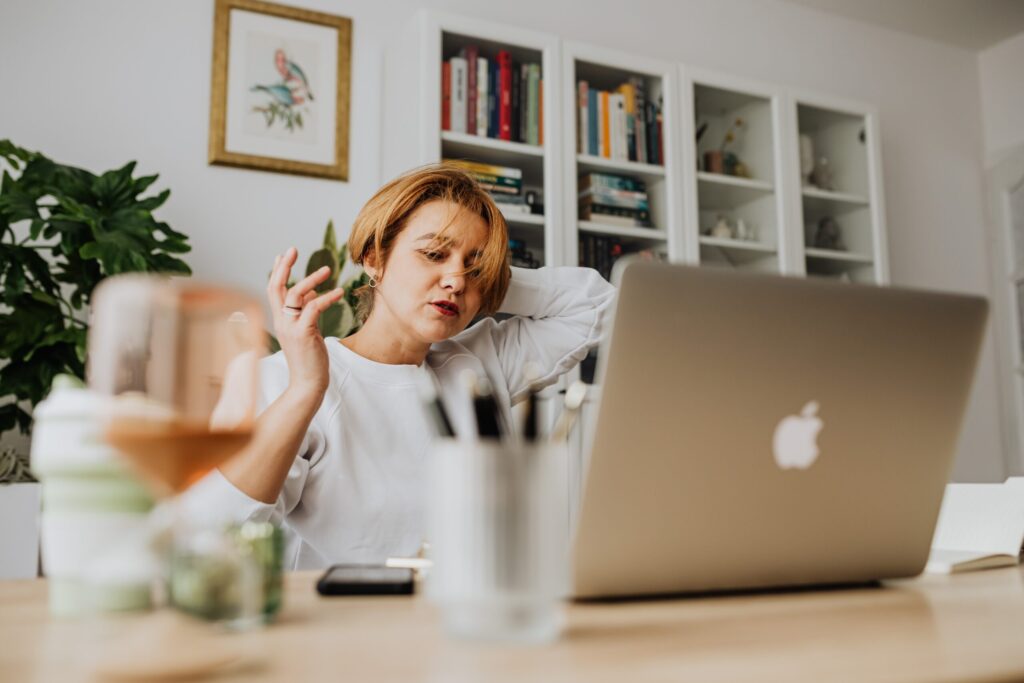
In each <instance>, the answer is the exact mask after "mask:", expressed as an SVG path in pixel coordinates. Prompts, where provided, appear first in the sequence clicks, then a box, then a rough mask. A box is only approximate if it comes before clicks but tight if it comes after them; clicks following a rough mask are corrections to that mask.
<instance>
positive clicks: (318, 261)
mask: <svg viewBox="0 0 1024 683" xmlns="http://www.w3.org/2000/svg"><path fill="white" fill-rule="evenodd" d="M324 266H327V267H328V268H330V269H331V276H330V277H329V278H327V279H326V280H324V281H323V282H321V283H320V284H319V285H317V287H316V291H317V293H318V294H324V293H326V292H329V291H331V290H332V289H334V288H335V287H337V286H338V257H337V256H335V255H334V252H333V251H331V250H328V249H317V250H316V251H314V252H313V255H312V256H310V257H309V263H307V264H306V275H307V276H308V275H312V274H313V273H314V272H316V271H317V270H319V269H320V268H323V267H324Z"/></svg>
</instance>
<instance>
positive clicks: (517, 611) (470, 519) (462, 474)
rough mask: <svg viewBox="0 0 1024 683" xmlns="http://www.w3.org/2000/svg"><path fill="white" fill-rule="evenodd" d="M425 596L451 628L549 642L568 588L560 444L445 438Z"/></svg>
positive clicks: (435, 482)
mask: <svg viewBox="0 0 1024 683" xmlns="http://www.w3.org/2000/svg"><path fill="white" fill-rule="evenodd" d="M431 474H432V486H431V494H432V495H431V501H430V525H429V534H430V535H429V536H428V539H429V541H430V548H431V558H432V560H433V566H432V568H431V571H430V575H429V577H428V580H427V591H428V595H429V596H430V597H431V598H432V599H433V600H434V601H435V602H436V603H437V604H438V605H439V606H440V608H441V613H442V618H443V621H444V624H445V628H446V629H447V631H448V632H449V633H450V634H451V635H454V636H457V637H464V638H473V639H482V640H502V641H519V642H548V641H551V640H554V639H555V638H557V637H558V635H559V633H560V632H561V630H562V623H563V619H564V617H563V609H562V605H561V599H562V598H563V597H565V595H566V594H567V592H568V591H567V589H568V576H569V575H568V566H569V543H568V539H569V497H568V454H567V450H566V447H565V446H564V444H557V445H556V444H548V443H530V444H527V443H523V444H503V443H499V442H498V441H497V440H494V441H480V442H468V441H466V442H464V441H456V440H452V439H443V440H441V441H439V442H438V443H437V444H436V446H435V449H434V457H433V462H432V470H431Z"/></svg>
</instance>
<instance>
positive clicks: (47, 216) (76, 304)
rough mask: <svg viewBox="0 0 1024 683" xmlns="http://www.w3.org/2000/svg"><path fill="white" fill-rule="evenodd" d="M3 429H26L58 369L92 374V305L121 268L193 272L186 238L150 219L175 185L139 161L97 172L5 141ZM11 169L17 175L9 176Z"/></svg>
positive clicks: (1, 192) (0, 272)
mask: <svg viewBox="0 0 1024 683" xmlns="http://www.w3.org/2000/svg"><path fill="white" fill-rule="evenodd" d="M0 159H2V161H3V162H6V165H7V166H8V167H9V169H7V170H5V171H4V173H3V176H2V178H0V360H6V361H7V363H6V364H5V365H4V366H3V367H2V368H0V432H4V431H7V430H9V429H12V428H14V427H15V426H17V427H18V428H19V429H20V430H21V431H22V432H26V433H27V432H28V431H29V429H30V426H31V416H30V414H29V412H28V411H27V410H25V409H24V407H22V406H21V405H19V403H21V402H27V403H28V404H29V405H30V406H34V405H35V404H36V403H38V402H39V401H40V400H42V398H43V397H44V396H45V395H46V393H47V392H48V391H49V388H50V383H51V382H52V381H53V378H54V377H55V376H56V375H57V374H59V373H69V374H72V375H75V376H77V377H84V376H85V339H86V333H87V330H88V323H87V322H86V307H87V306H88V305H89V299H90V297H91V295H92V291H93V289H94V288H95V287H96V285H97V284H98V283H99V282H100V281H101V280H102V279H103V278H105V277H107V276H110V275H114V274H117V273H125V272H133V271H152V272H165V273H177V274H185V275H187V274H189V273H191V270H190V269H189V267H188V266H187V265H186V264H185V262H184V261H181V260H180V259H178V258H176V257H175V256H174V254H182V253H185V252H188V251H189V250H190V249H191V247H190V246H189V244H188V238H187V237H186V236H185V235H183V234H181V233H179V232H175V231H174V230H172V229H171V228H170V226H168V225H167V224H166V223H162V222H160V221H158V220H157V219H156V218H154V217H153V213H152V212H153V211H155V210H156V209H157V208H158V207H160V206H161V205H162V204H163V203H164V202H166V201H167V198H168V196H169V195H170V190H164V191H163V192H160V193H159V194H155V195H149V196H147V197H142V196H141V195H142V194H143V193H144V192H145V191H146V190H147V189H148V188H149V187H150V186H151V185H152V184H153V183H154V182H155V181H156V179H157V176H155V175H151V176H140V177H133V175H132V174H133V172H134V170H135V162H134V161H133V162H130V163H128V164H126V165H124V166H122V167H121V168H119V169H116V170H112V171H107V172H106V173H103V174H101V175H95V174H93V173H90V172H89V171H86V170H83V169H80V168H74V167H72V166H66V165H64V164H59V163H56V162H54V161H51V160H50V159H48V158H46V157H45V156H43V155H42V154H40V153H38V152H31V151H28V150H25V149H22V148H20V147H17V146H15V145H14V144H12V143H11V141H10V140H0ZM12 171H13V172H14V173H13V174H12Z"/></svg>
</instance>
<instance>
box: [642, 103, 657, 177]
mask: <svg viewBox="0 0 1024 683" xmlns="http://www.w3.org/2000/svg"><path fill="white" fill-rule="evenodd" d="M644 128H645V129H646V135H647V161H648V162H649V163H652V164H656V163H658V155H657V154H655V152H654V150H655V147H654V103H653V102H648V103H647V109H646V111H645V112H644Z"/></svg>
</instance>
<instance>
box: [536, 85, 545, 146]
mask: <svg viewBox="0 0 1024 683" xmlns="http://www.w3.org/2000/svg"><path fill="white" fill-rule="evenodd" d="M537 144H538V145H543V144H544V79H543V78H540V79H539V80H538V81H537Z"/></svg>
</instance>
